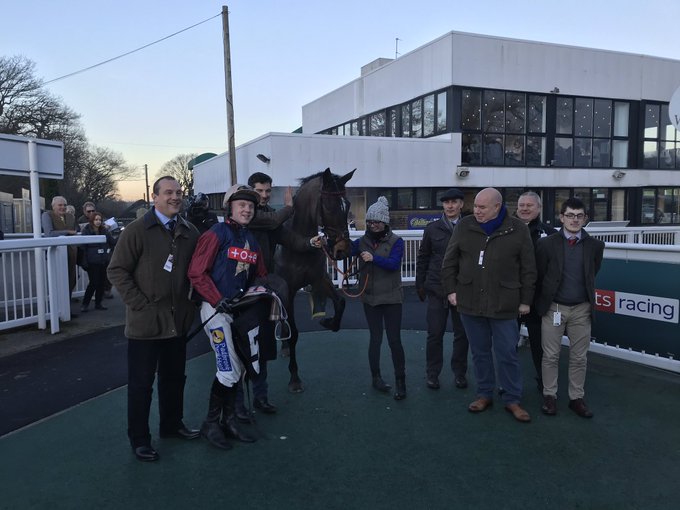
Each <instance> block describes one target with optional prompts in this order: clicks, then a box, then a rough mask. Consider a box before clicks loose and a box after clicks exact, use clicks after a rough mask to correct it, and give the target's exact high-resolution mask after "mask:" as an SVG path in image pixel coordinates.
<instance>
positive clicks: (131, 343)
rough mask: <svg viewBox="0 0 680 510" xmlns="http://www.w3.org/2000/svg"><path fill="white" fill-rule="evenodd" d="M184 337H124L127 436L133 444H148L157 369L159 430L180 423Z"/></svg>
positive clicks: (169, 428) (184, 353) (182, 394)
mask: <svg viewBox="0 0 680 510" xmlns="http://www.w3.org/2000/svg"><path fill="white" fill-rule="evenodd" d="M186 357H187V355H186V338H185V337H175V338H164V339H159V340H134V339H132V338H129V339H128V437H129V438H130V444H131V445H132V447H133V448H136V447H138V446H144V445H149V444H150V442H151V434H150V432H149V412H150V410H151V396H152V393H153V383H154V379H155V376H156V372H158V413H159V415H160V425H159V429H160V431H165V432H172V431H174V430H176V429H178V428H179V427H181V426H182V415H183V408H184V381H185V379H186V377H185V375H184V368H185V364H186Z"/></svg>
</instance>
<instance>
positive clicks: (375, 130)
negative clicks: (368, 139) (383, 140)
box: [370, 112, 385, 136]
mask: <svg viewBox="0 0 680 510" xmlns="http://www.w3.org/2000/svg"><path fill="white" fill-rule="evenodd" d="M370 125H371V131H370V133H371V136H385V112H377V113H373V114H371V115H370Z"/></svg>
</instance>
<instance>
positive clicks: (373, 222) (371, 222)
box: [366, 220, 382, 225]
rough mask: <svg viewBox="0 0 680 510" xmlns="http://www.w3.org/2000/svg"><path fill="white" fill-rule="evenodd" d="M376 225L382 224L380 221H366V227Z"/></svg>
mask: <svg viewBox="0 0 680 510" xmlns="http://www.w3.org/2000/svg"><path fill="white" fill-rule="evenodd" d="M378 223H382V221H376V220H366V225H377V224H378Z"/></svg>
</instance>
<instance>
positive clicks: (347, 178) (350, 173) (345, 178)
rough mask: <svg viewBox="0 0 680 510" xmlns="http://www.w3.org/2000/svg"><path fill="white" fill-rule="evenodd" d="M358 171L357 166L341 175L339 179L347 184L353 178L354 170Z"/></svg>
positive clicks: (343, 183)
mask: <svg viewBox="0 0 680 510" xmlns="http://www.w3.org/2000/svg"><path fill="white" fill-rule="evenodd" d="M356 171H357V169H356V168H355V169H354V170H352V171H351V172H349V173H347V174H345V175H343V176H342V177H340V179H338V181H339V182H340V183H341V184H342V185H343V186H344V185H345V184H347V181H349V180H350V179H351V178H352V176H353V175H354V172H356Z"/></svg>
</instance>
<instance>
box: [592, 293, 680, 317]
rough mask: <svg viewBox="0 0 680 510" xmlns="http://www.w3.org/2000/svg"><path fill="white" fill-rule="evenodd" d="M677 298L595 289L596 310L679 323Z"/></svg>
mask: <svg viewBox="0 0 680 510" xmlns="http://www.w3.org/2000/svg"><path fill="white" fill-rule="evenodd" d="M679 308H680V302H679V301H678V300H677V299H671V298H664V297H658V296H647V295H642V294H629V293H627V292H619V291H614V290H601V289H595V310H598V311H600V312H609V313H615V314H619V315H629V316H631V317H639V318H641V319H650V320H654V321H662V322H674V323H676V324H677V323H678V316H679V313H678V309H679Z"/></svg>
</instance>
